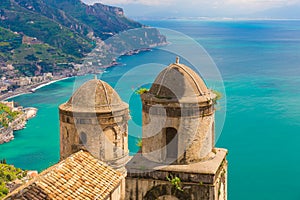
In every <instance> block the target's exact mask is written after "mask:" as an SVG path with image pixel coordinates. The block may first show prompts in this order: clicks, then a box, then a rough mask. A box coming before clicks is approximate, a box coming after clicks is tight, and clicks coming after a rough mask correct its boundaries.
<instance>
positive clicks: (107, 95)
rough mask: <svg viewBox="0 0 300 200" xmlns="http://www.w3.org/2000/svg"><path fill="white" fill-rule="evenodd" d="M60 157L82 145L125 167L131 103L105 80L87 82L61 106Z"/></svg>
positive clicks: (107, 160)
mask: <svg viewBox="0 0 300 200" xmlns="http://www.w3.org/2000/svg"><path fill="white" fill-rule="evenodd" d="M59 118H60V158H61V159H64V158H66V157H68V156H69V155H71V154H73V153H75V152H77V151H78V150H80V149H85V150H88V151H89V152H90V153H91V154H92V155H93V156H94V157H95V158H97V159H99V160H101V161H103V162H106V163H108V164H109V165H111V166H112V167H113V168H115V169H117V170H119V171H124V172H125V168H124V165H125V163H126V162H127V161H128V127H127V122H128V119H129V110H128V104H126V103H124V102H123V101H122V100H121V99H120V97H119V95H118V94H117V92H116V91H115V90H114V89H113V88H112V87H111V86H110V85H108V84H107V83H106V82H104V81H101V80H97V79H94V80H90V81H87V82H86V83H84V84H83V85H82V86H81V87H80V88H79V89H77V91H76V92H75V93H74V94H73V96H72V97H71V98H70V99H69V101H68V102H66V103H64V104H62V105H60V106H59Z"/></svg>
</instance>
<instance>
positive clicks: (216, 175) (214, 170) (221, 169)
mask: <svg viewBox="0 0 300 200" xmlns="http://www.w3.org/2000/svg"><path fill="white" fill-rule="evenodd" d="M215 151H216V156H215V157H214V158H212V159H211V160H208V161H203V162H198V163H195V164H190V165H169V166H157V167H154V168H152V170H151V169H150V168H149V167H148V166H150V165H151V163H148V165H146V166H144V168H142V167H139V166H140V165H144V164H145V163H144V161H145V160H142V159H140V158H138V159H135V160H134V159H133V161H132V162H131V164H128V165H127V170H128V175H127V177H126V199H127V200H152V199H153V200H156V199H170V200H171V199H176V198H177V199H184V200H227V160H226V154H227V151H226V150H224V149H216V150H215ZM135 158H136V157H135ZM139 161H140V162H139ZM147 167H148V168H147ZM167 177H168V178H169V179H168V178H167ZM175 177H178V178H179V180H180V182H181V183H179V186H180V188H179V189H178V188H176V187H175V186H174V185H172V184H171V181H170V179H172V178H175ZM181 189H182V191H181Z"/></svg>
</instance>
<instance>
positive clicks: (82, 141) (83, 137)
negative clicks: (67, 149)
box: [79, 132, 87, 145]
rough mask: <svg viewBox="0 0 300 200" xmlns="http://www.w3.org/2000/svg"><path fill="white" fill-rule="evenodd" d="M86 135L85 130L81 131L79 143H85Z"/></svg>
mask: <svg viewBox="0 0 300 200" xmlns="http://www.w3.org/2000/svg"><path fill="white" fill-rule="evenodd" d="M86 142H87V135H86V133H85V132H81V133H80V135H79V144H82V145H86Z"/></svg>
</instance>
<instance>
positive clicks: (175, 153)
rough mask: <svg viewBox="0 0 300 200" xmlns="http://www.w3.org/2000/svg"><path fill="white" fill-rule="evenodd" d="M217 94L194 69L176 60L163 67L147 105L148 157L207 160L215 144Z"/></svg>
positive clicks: (144, 96)
mask: <svg viewBox="0 0 300 200" xmlns="http://www.w3.org/2000/svg"><path fill="white" fill-rule="evenodd" d="M215 98H216V95H215V94H214V93H213V92H212V91H211V90H209V89H208V88H207V86H206V84H205V82H204V81H203V79H202V78H201V77H200V76H199V75H198V74H197V73H196V72H195V71H193V70H192V69H191V68H189V67H187V66H186V65H183V64H180V63H179V59H177V61H176V63H173V64H170V65H169V66H168V67H166V68H165V69H164V70H162V71H161V72H160V73H159V75H158V76H157V78H156V79H155V81H154V83H153V84H152V86H151V88H150V90H149V92H145V93H143V94H142V95H141V99H142V104H143V146H142V152H143V155H144V156H145V157H147V158H148V159H150V160H153V161H155V162H172V163H191V162H198V161H199V160H205V159H207V157H209V155H210V153H211V152H212V148H213V147H214V102H215Z"/></svg>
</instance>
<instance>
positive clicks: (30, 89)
mask: <svg viewBox="0 0 300 200" xmlns="http://www.w3.org/2000/svg"><path fill="white" fill-rule="evenodd" d="M68 78H72V77H62V78H57V79H55V80H52V81H44V82H41V83H37V84H34V85H31V86H28V87H27V88H22V89H20V90H15V91H13V92H8V93H5V94H3V95H0V101H4V100H8V99H11V98H14V97H17V96H20V95H24V94H29V93H32V92H35V91H36V90H38V89H40V88H42V87H45V86H47V85H50V84H52V83H55V82H58V81H62V80H65V79H68Z"/></svg>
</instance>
